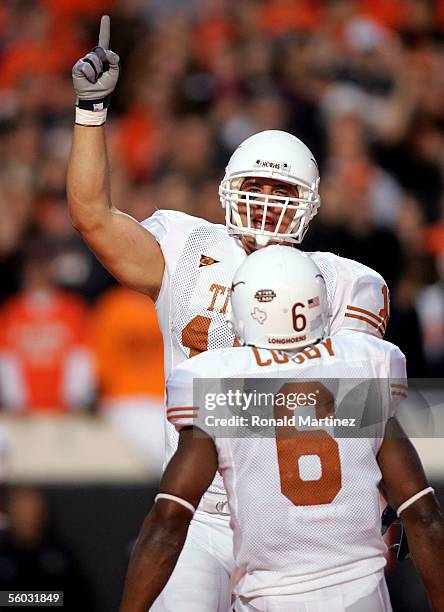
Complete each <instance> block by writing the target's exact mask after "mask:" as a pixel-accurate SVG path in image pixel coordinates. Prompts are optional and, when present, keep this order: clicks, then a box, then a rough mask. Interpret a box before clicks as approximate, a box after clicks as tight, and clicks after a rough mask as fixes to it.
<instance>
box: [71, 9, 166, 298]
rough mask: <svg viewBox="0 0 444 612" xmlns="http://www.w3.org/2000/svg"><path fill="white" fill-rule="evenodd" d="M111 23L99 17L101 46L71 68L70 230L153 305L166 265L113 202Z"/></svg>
mask: <svg viewBox="0 0 444 612" xmlns="http://www.w3.org/2000/svg"><path fill="white" fill-rule="evenodd" d="M109 39H110V19H109V17H108V15H104V16H103V17H102V20H101V23H100V34H99V44H98V46H97V47H95V48H94V49H93V50H92V51H91V52H90V53H88V54H87V55H85V57H83V58H82V59H80V60H79V61H78V62H77V63H76V64H75V65H74V67H73V71H72V77H73V83H74V89H75V92H76V124H75V126H74V134H73V142H72V148H71V153H70V157H69V163H68V175H67V195H68V203H69V209H70V214H71V219H72V223H73V225H74V227H75V228H76V229H78V230H79V231H80V233H81V234H82V236H83V238H84V239H85V241H86V242H87V243H88V244H89V246H90V247H91V249H92V250H93V251H94V253H95V254H96V256H97V257H98V258H99V259H100V261H101V262H102V264H103V265H104V266H105V267H106V268H107V269H108V270H109V271H110V272H111V273H112V274H113V275H114V276H115V277H116V278H117V280H118V281H120V282H121V283H122V284H123V285H126V286H127V287H130V288H131V289H135V290H137V291H140V292H142V293H145V294H147V295H149V296H150V297H152V298H153V299H155V298H156V297H157V294H158V292H159V289H160V285H161V283H162V277H163V270H164V259H163V255H162V251H161V250H160V247H159V245H158V243H157V242H156V240H155V238H154V237H153V236H152V235H151V234H150V233H149V232H148V231H147V230H146V229H144V228H143V227H142V226H141V225H140V224H139V223H138V222H137V221H136V220H135V219H133V218H132V217H130V216H129V215H126V214H125V213H122V212H121V211H119V210H118V209H117V208H115V207H114V206H113V204H112V202H111V194H110V180H109V168H108V155H107V148H106V138H105V121H106V115H107V109H108V106H109V102H110V98H111V94H112V92H113V91H114V88H115V87H116V84H117V80H118V78H119V56H118V55H117V54H116V53H114V52H113V51H110V50H109Z"/></svg>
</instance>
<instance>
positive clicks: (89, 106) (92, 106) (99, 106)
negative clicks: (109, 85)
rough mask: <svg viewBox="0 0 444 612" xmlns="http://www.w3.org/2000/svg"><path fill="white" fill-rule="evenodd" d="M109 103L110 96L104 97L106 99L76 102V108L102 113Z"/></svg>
mask: <svg viewBox="0 0 444 612" xmlns="http://www.w3.org/2000/svg"><path fill="white" fill-rule="evenodd" d="M110 101H111V94H109V96H106V98H100V99H98V100H77V104H76V106H78V107H79V108H82V109H83V110H89V111H102V110H105V108H108V106H109V103H110Z"/></svg>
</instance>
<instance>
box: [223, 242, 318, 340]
mask: <svg viewBox="0 0 444 612" xmlns="http://www.w3.org/2000/svg"><path fill="white" fill-rule="evenodd" d="M227 319H228V322H229V324H230V326H231V327H232V329H233V331H234V332H235V334H236V335H237V337H238V338H239V340H240V341H241V343H243V344H246V345H252V346H257V347H259V348H275V349H284V350H290V349H296V348H303V347H305V346H308V345H310V344H316V343H317V342H319V341H320V340H322V338H323V337H324V336H325V334H326V330H327V324H328V303H327V291H326V286H325V281H324V278H323V276H322V274H321V271H320V270H319V268H318V267H317V265H316V264H315V263H314V262H313V260H312V259H311V258H310V257H309V256H308V255H307V254H305V253H302V252H301V251H298V250H297V249H295V248H291V247H289V246H283V245H272V246H268V247H266V248H264V249H260V250H258V251H255V252H254V253H252V254H251V255H249V256H248V257H247V258H246V259H245V261H244V262H243V263H242V265H241V266H240V267H239V268H238V270H237V272H236V274H235V275H234V279H233V285H232V289H231V308H230V310H229V313H228V315H227Z"/></svg>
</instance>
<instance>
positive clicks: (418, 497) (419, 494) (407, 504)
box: [396, 487, 435, 516]
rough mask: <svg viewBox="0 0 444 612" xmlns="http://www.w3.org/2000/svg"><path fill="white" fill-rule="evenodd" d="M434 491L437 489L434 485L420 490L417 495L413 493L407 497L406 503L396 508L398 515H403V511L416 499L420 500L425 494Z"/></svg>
mask: <svg viewBox="0 0 444 612" xmlns="http://www.w3.org/2000/svg"><path fill="white" fill-rule="evenodd" d="M434 492H435V489H434V488H433V487H427V488H426V489H423V490H422V491H419V492H418V493H416V494H415V495H412V497H409V499H407V500H406V501H405V502H404V503H402V504H401V505H400V506H399V508H398V509H397V510H396V515H397V516H401V512H404V510H406V509H407V508H408V507H409V506H411V505H412V504H414V503H415V501H418V499H421V497H424V495H427V494H428V493H434Z"/></svg>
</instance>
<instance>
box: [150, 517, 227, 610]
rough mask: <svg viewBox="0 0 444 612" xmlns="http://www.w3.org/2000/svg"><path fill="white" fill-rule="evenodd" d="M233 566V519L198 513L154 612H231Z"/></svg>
mask: <svg viewBox="0 0 444 612" xmlns="http://www.w3.org/2000/svg"><path fill="white" fill-rule="evenodd" d="M233 566H234V559H233V533H232V531H231V529H230V526H229V517H227V516H222V515H218V514H208V513H207V512H202V511H201V510H197V511H196V514H195V515H194V518H193V520H192V521H191V524H190V528H189V530H188V535H187V539H186V542H185V546H184V547H183V550H182V552H181V554H180V557H179V560H178V562H177V565H176V567H175V568H174V572H173V573H172V575H171V578H170V579H169V581H168V583H167V585H166V587H165V588H164V590H163V591H162V593H161V594H160V595H159V597H158V598H157V599H156V601H155V602H154V604H153V605H152V606H151V612H227V611H228V610H229V609H230V602H231V592H230V591H231V589H230V575H231V573H232V571H233Z"/></svg>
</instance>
